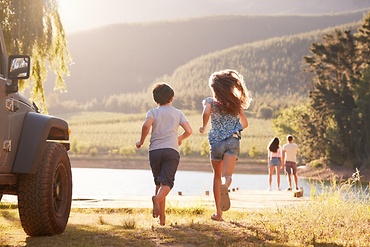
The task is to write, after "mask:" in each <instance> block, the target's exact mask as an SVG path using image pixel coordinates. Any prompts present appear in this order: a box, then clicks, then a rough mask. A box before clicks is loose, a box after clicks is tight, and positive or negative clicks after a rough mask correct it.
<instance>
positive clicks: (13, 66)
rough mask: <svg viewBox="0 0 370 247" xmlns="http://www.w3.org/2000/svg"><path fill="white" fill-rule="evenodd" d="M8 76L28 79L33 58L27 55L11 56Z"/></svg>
mask: <svg viewBox="0 0 370 247" xmlns="http://www.w3.org/2000/svg"><path fill="white" fill-rule="evenodd" d="M8 64H9V69H8V78H9V79H12V80H14V79H15V80H17V79H28V78H29V77H30V67H31V59H30V56H27V55H10V56H9V61H8Z"/></svg>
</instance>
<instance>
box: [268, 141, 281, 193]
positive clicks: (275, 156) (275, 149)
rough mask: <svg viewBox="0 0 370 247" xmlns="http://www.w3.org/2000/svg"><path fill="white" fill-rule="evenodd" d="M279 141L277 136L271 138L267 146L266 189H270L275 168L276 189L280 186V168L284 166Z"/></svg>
mask: <svg viewBox="0 0 370 247" xmlns="http://www.w3.org/2000/svg"><path fill="white" fill-rule="evenodd" d="M279 144H280V141H279V138H277V137H275V138H273V139H272V140H271V141H270V143H269V145H268V146H267V153H268V154H267V165H268V168H269V169H268V170H269V187H268V190H270V191H271V188H272V175H273V174H274V170H276V182H277V188H278V190H281V188H280V169H283V168H284V163H283V157H282V149H281V148H280V146H279Z"/></svg>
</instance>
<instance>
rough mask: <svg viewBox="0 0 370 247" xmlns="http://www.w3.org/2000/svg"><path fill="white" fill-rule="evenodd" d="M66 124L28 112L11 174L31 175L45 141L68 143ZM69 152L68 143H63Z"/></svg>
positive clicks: (38, 161)
mask: <svg viewBox="0 0 370 247" xmlns="http://www.w3.org/2000/svg"><path fill="white" fill-rule="evenodd" d="M68 140H69V133H68V123H67V122H66V121H64V120H63V119H60V118H56V117H53V116H49V115H43V114H39V113H35V112H28V113H27V114H26V116H25V119H24V121H23V126H22V131H21V136H20V140H19V144H18V148H17V154H16V157H15V160H14V165H13V173H33V174H35V173H36V171H37V166H38V164H39V163H40V162H41V159H42V155H43V152H44V149H45V145H46V142H47V141H56V142H58V141H68ZM63 143H64V145H65V146H66V149H67V150H69V143H66V142H63Z"/></svg>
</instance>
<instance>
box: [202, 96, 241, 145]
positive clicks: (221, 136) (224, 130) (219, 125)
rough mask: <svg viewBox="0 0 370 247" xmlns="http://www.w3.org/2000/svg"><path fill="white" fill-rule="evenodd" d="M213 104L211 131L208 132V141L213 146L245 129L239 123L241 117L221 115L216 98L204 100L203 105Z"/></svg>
mask: <svg viewBox="0 0 370 247" xmlns="http://www.w3.org/2000/svg"><path fill="white" fill-rule="evenodd" d="M206 102H207V103H209V104H211V107H212V110H211V129H210V130H209V132H208V141H209V144H210V145H212V144H213V143H215V142H219V141H222V140H225V139H226V138H229V137H230V136H232V135H233V134H234V133H239V132H240V131H242V130H243V127H242V125H241V123H240V121H239V116H233V115H230V114H227V115H224V114H221V113H220V111H219V110H218V107H217V102H216V100H215V99H214V98H211V97H208V98H206V99H204V100H203V104H204V105H205V104H206Z"/></svg>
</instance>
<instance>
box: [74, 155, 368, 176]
mask: <svg viewBox="0 0 370 247" xmlns="http://www.w3.org/2000/svg"><path fill="white" fill-rule="evenodd" d="M70 161H71V166H72V168H105V169H143V170H149V169H150V166H149V163H148V160H147V158H146V157H119V158H116V157H79V156H71V157H70ZM178 170H179V171H204V172H212V167H211V164H210V162H209V160H208V158H207V157H204V158H202V157H187V156H185V157H181V160H180V164H179V167H178ZM355 172H356V170H355V169H349V168H345V167H333V168H320V169H319V168H312V167H311V166H299V167H298V172H297V174H298V176H299V177H304V178H311V179H317V180H332V179H333V178H336V179H339V180H348V179H350V178H351V177H352V175H353V174H354V173H355ZM234 173H235V174H266V175H267V174H268V170H267V164H266V160H265V159H245V158H241V159H240V160H239V161H238V162H237V163H236V166H235V170H234ZM360 178H361V181H362V182H366V183H370V169H368V170H367V171H361V172H360Z"/></svg>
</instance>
